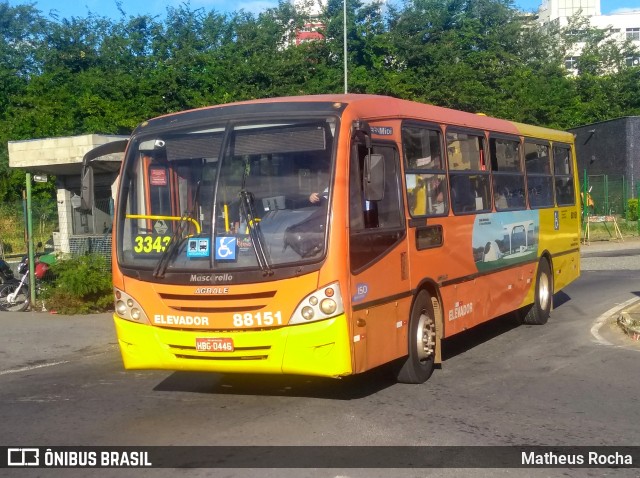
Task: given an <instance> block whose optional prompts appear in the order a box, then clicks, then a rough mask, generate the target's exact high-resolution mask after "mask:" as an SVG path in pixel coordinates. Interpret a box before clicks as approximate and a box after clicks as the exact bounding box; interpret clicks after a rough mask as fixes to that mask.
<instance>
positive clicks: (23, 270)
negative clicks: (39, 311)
mask: <svg viewBox="0 0 640 478" xmlns="http://www.w3.org/2000/svg"><path fill="white" fill-rule="evenodd" d="M35 260H36V263H35V267H34V275H35V278H36V295H38V293H39V292H40V290H41V288H42V280H43V279H44V278H45V276H46V275H47V273H48V272H49V267H50V265H51V264H53V263H54V262H55V256H54V255H53V254H41V255H36V257H35ZM18 272H19V273H20V274H22V277H21V278H20V280H19V281H18V280H16V279H15V278H12V280H9V281H7V282H5V283H3V284H0V310H7V311H11V312H22V311H24V310H27V309H28V308H29V305H30V303H31V293H30V291H29V258H28V257H26V256H25V257H23V258H22V261H21V262H20V264H19V265H18ZM11 276H13V273H11Z"/></svg>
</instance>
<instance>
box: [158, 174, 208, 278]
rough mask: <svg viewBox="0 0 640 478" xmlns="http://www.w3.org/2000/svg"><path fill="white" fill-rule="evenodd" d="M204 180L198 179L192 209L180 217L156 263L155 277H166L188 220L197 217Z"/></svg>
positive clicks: (192, 199)
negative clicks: (198, 202)
mask: <svg viewBox="0 0 640 478" xmlns="http://www.w3.org/2000/svg"><path fill="white" fill-rule="evenodd" d="M201 182H202V181H198V184H197V186H196V190H195V191H194V193H193V197H192V198H191V211H189V212H186V211H185V213H184V214H183V215H182V216H181V217H180V222H179V223H178V226H177V227H176V229H175V230H174V231H173V235H172V236H171V240H170V241H169V245H168V246H167V247H166V249H165V250H164V252H163V253H162V255H161V256H160V259H159V260H158V263H157V264H156V268H155V269H154V270H153V277H155V278H156V279H162V278H164V273H165V271H166V270H167V267H169V262H171V260H172V259H173V258H174V257H175V255H176V252H177V251H178V246H179V245H180V244H181V243H182V240H183V239H184V237H182V233H183V232H184V229H185V227H186V225H187V222H189V221H191V220H192V219H195V218H194V217H193V215H194V213H195V209H196V201H197V200H198V194H199V193H200V184H201Z"/></svg>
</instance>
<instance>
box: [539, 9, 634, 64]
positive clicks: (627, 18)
mask: <svg viewBox="0 0 640 478" xmlns="http://www.w3.org/2000/svg"><path fill="white" fill-rule="evenodd" d="M605 1H607V0H605ZM576 13H580V14H581V15H582V16H584V17H586V18H587V19H588V20H589V24H590V25H591V26H592V27H594V28H599V29H604V30H607V29H608V30H609V31H610V32H611V33H612V38H615V39H617V40H619V41H620V42H623V41H624V40H626V39H629V40H631V41H632V42H633V43H634V44H635V45H636V47H638V49H639V50H640V8H638V9H636V10H628V9H627V10H622V11H619V12H616V13H613V14H609V15H602V11H601V9H600V0H544V1H543V3H542V5H540V8H539V9H538V19H539V21H540V22H541V23H542V24H546V23H550V22H557V23H558V24H559V25H560V26H561V27H564V26H567V24H568V22H569V18H570V17H572V16H573V15H575V14H576ZM580 51H581V45H577V46H576V49H575V50H574V51H573V52H571V54H570V56H568V57H567V58H566V60H565V65H566V67H567V69H569V70H575V67H576V63H577V61H578V59H579V57H580ZM627 64H628V65H629V66H640V56H638V55H637V56H632V57H629V58H627Z"/></svg>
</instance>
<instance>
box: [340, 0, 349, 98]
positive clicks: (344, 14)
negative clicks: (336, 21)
mask: <svg viewBox="0 0 640 478" xmlns="http://www.w3.org/2000/svg"><path fill="white" fill-rule="evenodd" d="M342 8H343V12H342V36H343V37H344V42H343V43H344V94H345V95H346V94H347V93H348V92H349V90H348V88H347V0H342Z"/></svg>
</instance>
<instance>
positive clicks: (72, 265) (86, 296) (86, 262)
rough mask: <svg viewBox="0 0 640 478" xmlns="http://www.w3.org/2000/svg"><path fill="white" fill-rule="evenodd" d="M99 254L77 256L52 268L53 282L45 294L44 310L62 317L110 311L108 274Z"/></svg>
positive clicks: (103, 259) (110, 296)
mask: <svg viewBox="0 0 640 478" xmlns="http://www.w3.org/2000/svg"><path fill="white" fill-rule="evenodd" d="M108 269H109V265H108V264H107V261H106V259H105V258H104V257H103V256H101V255H98V254H89V255H85V256H77V257H73V258H70V259H65V260H62V261H59V262H56V263H55V264H53V266H52V267H51V271H52V274H53V277H55V279H54V282H53V284H52V285H51V286H49V287H48V289H47V291H46V303H47V307H48V308H49V309H51V310H56V311H57V312H59V313H62V314H86V313H90V312H103V311H106V310H110V309H112V308H113V289H112V285H111V274H110V273H106V272H105V271H107V270H108Z"/></svg>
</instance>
